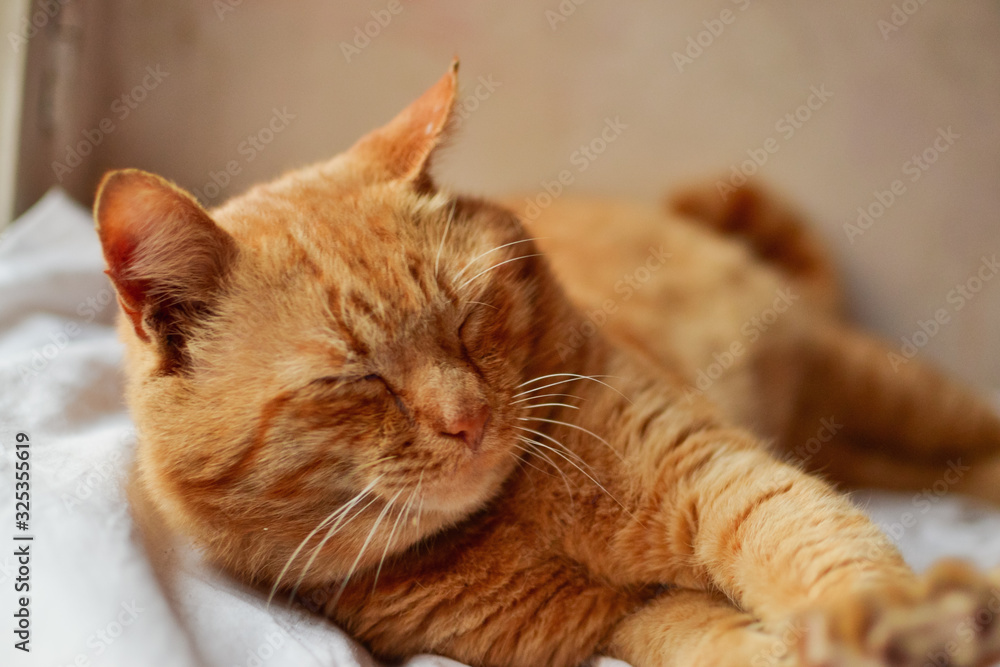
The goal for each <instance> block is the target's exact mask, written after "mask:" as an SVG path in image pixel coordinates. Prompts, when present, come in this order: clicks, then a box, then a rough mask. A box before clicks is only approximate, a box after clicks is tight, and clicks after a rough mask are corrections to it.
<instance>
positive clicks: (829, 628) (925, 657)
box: [797, 561, 1000, 667]
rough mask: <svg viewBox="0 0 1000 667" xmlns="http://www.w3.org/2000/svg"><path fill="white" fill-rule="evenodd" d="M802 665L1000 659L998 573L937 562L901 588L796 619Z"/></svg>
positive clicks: (976, 665) (955, 663)
mask: <svg viewBox="0 0 1000 667" xmlns="http://www.w3.org/2000/svg"><path fill="white" fill-rule="evenodd" d="M798 623H799V624H800V627H801V628H802V639H801V641H800V642H799V645H798V647H797V649H798V658H799V663H800V664H801V665H802V667H987V666H988V665H991V664H993V661H995V660H997V659H998V658H1000V573H994V574H993V575H991V576H986V575H983V574H981V573H980V572H978V571H976V570H975V569H973V568H971V567H969V566H968V565H966V564H964V563H960V562H957V561H943V562H941V563H939V564H938V565H936V566H935V567H934V568H932V569H931V570H930V571H929V572H927V573H926V574H925V575H924V576H923V577H922V578H921V579H920V580H919V581H918V583H917V584H916V585H915V586H912V587H910V588H908V589H906V588H896V589H892V590H880V591H879V592H877V593H876V592H872V593H869V594H867V595H862V596H858V597H853V598H851V599H849V600H847V601H846V602H843V603H841V604H838V605H834V606H833V607H831V608H827V609H823V610H816V611H812V612H807V613H806V614H804V615H803V616H801V617H800V618H799V619H798Z"/></svg>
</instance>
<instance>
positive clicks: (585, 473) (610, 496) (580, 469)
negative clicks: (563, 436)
mask: <svg viewBox="0 0 1000 667" xmlns="http://www.w3.org/2000/svg"><path fill="white" fill-rule="evenodd" d="M518 438H519V439H520V440H521V442H526V443H530V444H532V445H534V446H536V447H541V448H542V449H546V450H548V451H550V452H552V453H553V454H555V455H556V456H559V457H560V458H562V459H563V460H565V461H566V463H568V464H570V465H571V466H573V467H574V468H576V469H577V470H579V471H580V473H581V474H582V475H583V476H584V477H586V478H587V479H589V480H590V481H591V482H593V483H594V485H595V486H597V488H599V489H600V490H601V491H603V492H604V493H605V494H607V496H608V498H611V500H613V501H615V502H616V503H618V505H620V506H621V508H622V509H623V510H625V511H626V512H628V509H627V508H626V507H625V505H623V504H622V503H621V501H619V500H618V499H617V498H615V497H614V495H612V494H611V492H610V491H608V490H607V489H606V488H604V485H603V484H601V483H600V482H598V481H597V479H596V478H595V477H594V476H593V475H591V474H590V473H589V472H587V471H586V470H584V469H583V468H581V467H580V466H579V465H577V464H576V462H575V461H574V460H573V459H571V458H570V457H569V456H567V455H566V453H565V452H561V451H559V450H558V449H556V448H555V447H551V446H549V445H546V444H544V443H541V442H539V441H537V440H533V439H531V438H525V437H524V436H518ZM567 451H568V450H567ZM581 462H582V463H583V464H584V465H587V464H586V462H583V461H581ZM587 467H588V468H589V467H590V466H587ZM592 470H593V469H592Z"/></svg>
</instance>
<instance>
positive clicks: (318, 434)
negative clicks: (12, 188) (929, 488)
mask: <svg viewBox="0 0 1000 667" xmlns="http://www.w3.org/2000/svg"><path fill="white" fill-rule="evenodd" d="M455 82H456V71H455V68H453V69H452V70H451V71H450V72H449V73H448V74H447V75H446V76H445V77H444V78H442V79H441V81H439V82H438V83H437V84H436V85H435V86H434V87H432V88H431V89H430V90H428V91H427V93H425V94H424V95H423V96H422V97H421V98H419V99H418V100H417V101H416V102H414V103H413V104H412V105H410V107H408V108H407V109H405V110H404V111H403V112H402V113H401V114H400V115H399V116H397V117H396V118H395V119H394V120H393V121H391V122H390V123H389V124H388V125H386V126H384V127H382V128H380V129H378V130H376V131H374V132H372V133H371V134H369V135H367V136H366V137H364V138H362V139H361V140H360V141H359V142H358V143H357V144H356V145H355V146H354V147H352V148H351V149H350V150H349V151H346V152H345V153H343V154H341V155H340V156H338V157H336V158H334V159H333V160H331V161H330V162H327V163H323V164H320V165H315V166H313V167H308V168H305V169H302V170H299V171H296V172H292V173H290V174H286V175H285V176H283V177H282V178H279V179H278V180H276V181H274V182H272V183H269V184H265V185H261V186H257V187H255V188H253V189H251V190H250V191H249V192H247V193H246V194H244V195H242V196H240V197H238V198H235V199H233V200H232V201H230V202H228V203H226V204H224V205H223V206H221V207H219V208H217V209H214V210H212V211H211V212H207V211H204V210H203V209H202V208H201V207H200V206H199V205H198V204H197V203H196V202H195V201H194V200H193V199H192V198H191V197H190V196H189V195H187V194H186V193H184V192H183V191H181V190H179V189H178V188H176V187H175V186H173V185H171V184H170V183H168V182H166V181H164V180H163V179H160V178H158V177H155V176H152V175H150V174H146V173H144V172H138V171H135V170H126V171H120V172H114V173H112V174H110V175H109V176H107V177H106V178H105V180H104V182H103V183H102V187H101V190H100V192H99V196H98V200H97V203H96V204H95V217H96V219H97V221H98V232H99V234H100V236H101V240H102V243H103V246H104V251H105V257H106V259H107V261H108V266H109V270H108V273H109V276H110V277H111V280H112V282H113V283H114V285H115V287H116V289H117V292H118V295H119V301H120V304H121V308H122V312H123V317H122V318H121V321H120V322H121V323H120V329H121V334H122V338H123V340H124V341H125V342H126V346H127V350H128V352H127V365H128V379H129V381H128V388H127V399H128V402H129V405H130V408H131V410H132V413H133V415H134V418H135V421H136V424H137V428H138V430H139V433H140V446H139V449H138V452H137V463H136V474H135V488H136V491H135V495H136V497H137V498H141V499H142V501H143V502H145V503H147V504H148V505H149V506H150V507H151V508H152V511H153V512H154V513H155V514H156V515H157V516H158V517H160V519H161V520H162V522H163V523H164V524H165V525H166V526H168V527H169V529H170V530H171V531H173V532H175V533H178V534H180V535H183V536H185V537H186V538H187V539H190V540H192V541H193V542H194V543H195V544H196V545H198V547H199V548H200V549H201V550H202V551H203V552H204V554H205V555H206V557H207V558H208V559H210V560H212V561H213V562H216V563H218V564H219V565H220V566H221V567H223V568H224V569H225V570H226V571H228V572H230V573H232V574H233V575H234V576H236V577H238V578H240V579H241V580H244V581H247V582H249V583H252V584H254V585H257V586H261V587H264V588H266V589H270V590H271V591H272V594H273V593H274V592H277V591H281V592H282V593H283V594H285V595H294V596H296V597H298V598H299V599H301V600H302V601H304V602H305V604H307V605H308V606H310V607H311V608H314V609H316V610H318V611H321V612H322V613H324V614H326V615H328V616H330V617H331V618H333V619H334V620H336V621H337V622H338V623H339V624H341V625H342V626H343V627H345V628H346V629H347V630H348V631H349V632H351V633H352V634H353V635H354V636H355V637H357V638H358V639H359V640H361V641H362V642H363V643H365V644H366V645H367V646H368V647H369V648H370V649H371V650H372V651H373V652H374V653H375V654H376V655H378V656H380V657H385V658H402V657H405V656H408V655H413V654H416V653H420V652H437V653H441V654H444V655H448V656H451V657H454V658H456V659H459V660H462V661H465V662H468V663H470V664H473V665H552V666H553V667H555V666H561V665H567V666H569V665H576V664H579V663H581V662H582V661H584V660H585V659H586V658H588V657H589V656H591V655H593V654H594V653H597V652H605V653H609V654H612V655H615V656H618V657H621V658H623V659H625V660H628V661H631V662H632V663H633V664H635V665H636V667H643V666H644V665H675V664H676V665H690V664H706V665H709V664H710V665H727V664H732V665H742V664H749V663H751V661H753V660H755V659H758V658H759V659H761V660H765V661H770V662H767V664H772V663H773V664H779V662H780V664H789V665H793V664H794V665H798V664H801V665H807V664H844V665H847V664H851V665H854V664H882V662H879V661H888V660H890V659H891V660H895V661H896V662H894V663H893V664H906V665H908V664H920V661H921V660H922V658H923V655H924V652H926V651H929V650H932V649H935V648H936V647H938V646H941V645H943V643H944V642H947V641H950V640H951V639H952V635H953V633H954V628H955V624H956V623H958V622H960V620H961V619H962V618H964V617H966V616H967V615H969V614H973V613H975V611H976V609H978V608H979V606H981V605H982V604H985V603H986V601H987V600H988V597H989V593H990V591H991V590H993V589H992V587H993V586H994V585H995V584H994V583H993V582H991V581H990V580H989V579H988V578H987V577H985V576H984V575H981V574H979V573H977V572H975V571H973V570H971V569H969V568H966V567H964V566H959V565H957V564H945V565H942V566H941V567H939V568H937V569H935V570H933V571H932V572H931V573H930V574H928V575H926V576H925V577H924V578H922V579H918V578H917V577H916V576H915V575H913V573H912V572H911V571H910V570H909V569H908V568H907V567H906V565H905V564H904V563H903V561H902V559H901V558H900V556H899V554H898V552H897V551H896V550H895V549H894V548H893V547H892V546H891V544H890V543H889V542H888V541H887V540H886V539H885V538H884V537H883V536H882V535H881V534H880V533H879V531H878V530H877V528H876V527H875V526H874V525H873V524H872V523H871V522H870V521H869V520H868V519H867V518H866V517H865V516H864V515H863V514H862V513H861V512H860V511H859V510H858V509H856V508H855V507H854V506H853V505H851V503H850V502H849V501H848V500H847V499H846V498H845V497H843V496H842V495H840V494H838V493H837V492H836V491H835V490H834V489H833V487H832V486H831V485H830V484H829V483H828V482H825V481H823V480H821V479H820V478H818V477H816V476H813V475H811V474H809V473H808V472H807V471H806V470H804V469H803V468H817V467H825V468H833V470H834V473H836V474H835V475H834V478H835V479H836V480H837V481H839V482H842V483H846V484H851V483H866V482H868V481H869V480H868V478H867V476H868V475H870V474H872V473H871V471H879V470H882V471H884V470H887V469H891V470H892V471H893V472H894V474H897V473H898V474H897V479H899V480H901V481H900V482H899V484H900V485H903V486H906V485H910V486H912V485H914V484H919V483H921V480H923V479H925V478H927V476H933V475H935V474H940V470H941V465H942V464H943V463H944V462H945V461H947V460H948V458H949V457H953V456H966V457H975V458H977V460H980V461H986V462H992V461H994V460H995V459H996V451H997V449H998V447H1000V422H998V420H997V418H996V417H995V416H994V415H992V413H990V411H989V410H988V409H987V408H986V407H985V406H984V405H982V404H981V403H978V402H977V400H976V399H975V398H974V397H973V396H971V394H969V393H968V392H966V391H965V390H963V389H962V388H960V387H958V386H957V385H954V384H952V383H950V382H949V381H947V380H945V379H943V378H941V377H940V376H938V375H937V374H935V373H933V372H932V371H929V370H927V369H925V368H923V367H921V366H918V365H917V364H916V363H915V362H911V364H909V365H908V366H907V367H906V368H904V369H901V370H900V372H899V373H898V374H895V369H892V368H889V367H888V366H886V364H889V363H890V361H889V357H888V356H887V352H888V351H887V350H885V349H884V348H882V347H881V346H880V345H879V344H878V343H876V342H875V341H872V340H870V339H868V338H867V337H865V336H863V335H862V334H859V333H857V332H854V331H852V330H850V329H849V328H847V326H846V325H845V324H844V323H843V322H842V320H841V319H840V314H839V305H838V304H839V296H838V293H837V290H836V285H835V284H834V279H833V273H832V270H831V269H830V267H829V265H828V263H827V261H826V259H825V258H824V257H823V255H822V253H821V252H820V251H819V250H818V248H817V245H816V244H815V242H814V241H813V240H812V239H811V238H810V237H808V235H807V234H806V233H805V232H804V230H803V229H802V228H801V227H800V226H799V225H798V222H797V220H796V219H795V216H794V214H792V213H790V212H789V211H788V209H786V208H785V207H784V206H783V205H781V204H780V203H776V202H775V201H774V200H771V199H768V198H766V197H764V196H763V195H761V194H760V193H758V192H756V191H755V190H752V189H744V190H741V191H740V192H739V193H738V194H737V195H736V196H734V199H733V201H732V202H731V203H730V204H725V203H724V202H721V203H720V201H719V200H718V198H717V197H715V195H714V193H706V192H705V191H703V190H698V189H691V190H688V191H687V192H686V193H685V194H684V195H682V196H681V197H680V198H679V199H677V200H676V202H675V208H676V209H678V210H679V211H681V213H680V214H676V213H669V212H667V211H661V210H657V209H653V208H649V209H647V208H643V207H638V206H632V205H626V204H614V203H608V202H580V201H571V200H569V199H566V200H558V201H556V202H555V203H554V204H553V206H551V207H550V208H549V209H547V210H546V212H545V214H544V215H543V216H542V217H540V218H539V219H538V220H535V221H531V222H530V224H529V225H528V226H527V230H526V229H525V227H524V226H523V225H522V224H521V222H520V220H519V218H518V217H517V215H515V213H514V212H512V211H511V210H510V209H508V208H504V207H502V206H500V205H497V204H493V203H490V202H487V201H483V200H477V199H472V198H462V197H454V196H451V195H449V194H448V193H446V192H444V191H442V190H440V189H438V188H437V187H436V186H435V185H434V183H433V181H432V180H431V179H430V176H429V167H430V162H431V158H432V156H433V155H434V151H435V149H436V148H437V146H438V145H439V144H440V142H441V141H442V140H443V139H444V137H445V136H446V135H447V131H448V126H449V122H450V118H451V110H452V107H453V104H454V97H455V86H456V83H455ZM720 232H724V233H726V234H728V236H726V235H724V234H723V233H720ZM564 286H565V291H564ZM727 355H728V356H727ZM880 360H881V361H880ZM888 371H893V373H894V375H891V376H890V375H888V374H887V373H888ZM959 408H961V409H959ZM882 413H888V415H887V416H886V415H883V414H882ZM821 429H825V430H821ZM817 434H821V436H822V438H821V439H822V442H823V447H821V448H820V449H819V450H817V451H811V450H810V451H809V456H808V457H806V456H802V455H799V454H797V453H796V452H795V448H796V447H797V446H799V445H800V444H801V442H803V441H804V440H805V439H806V438H808V437H811V436H817V438H819V437H820V436H819V435H817ZM942 434H946V435H947V437H943V436H942ZM883 435H887V436H888V437H886V438H885V443H886V447H887V449H878V448H873V447H871V446H870V445H871V443H872V442H874V441H876V440H879V439H881V438H882V437H883ZM762 438H766V439H767V440H764V439H762ZM854 451H858V452H859V453H858V456H859V457H861V460H862V461H863V462H864V465H851V464H846V463H841V464H840V466H839V467H836V466H834V465H833V464H831V463H830V461H831V460H834V461H836V460H839V459H840V458H842V457H843V456H844V455H845V452H854ZM898 451H906V452H908V455H907V457H906V460H905V461H904V462H900V461H899V457H898V456H896V455H894V454H893V452H898ZM866 456H867V457H868V459H865V458H864V457H866ZM783 458H792V459H793V460H792V461H791V462H785V461H783V460H782V459H783ZM970 460H971V458H970ZM879 466H883V468H881V469H880V468H879ZM988 467H989V466H988V465H987V464H986V463H984V464H983V465H982V466H980V467H979V470H987V469H988ZM984 475H986V473H978V472H977V473H976V474H975V475H973V474H970V475H968V476H966V478H964V479H963V481H962V485H961V487H960V488H961V489H962V490H965V491H968V492H970V493H978V494H979V495H983V496H988V495H989V494H990V492H991V491H990V490H991V489H992V486H991V485H989V484H986V483H984V479H986V477H984ZM928 618H933V619H935V620H934V622H933V623H930V624H928V620H927V619H928ZM793 627H794V628H798V630H796V632H795V633H793V634H794V636H793V639H787V640H785V639H782V637H787V636H788V629H789V628H793ZM998 632H1000V631H998V630H996V629H992V628H990V629H987V628H984V630H983V632H981V633H980V634H979V635H977V637H976V639H975V641H969V642H967V643H966V644H964V645H963V647H962V648H961V649H960V651H959V652H958V653H956V658H955V660H956V663H955V664H969V665H975V664H984V661H985V660H986V659H988V658H989V657H990V656H992V655H995V654H996V653H997V651H998V649H1000V637H998V636H997V635H998ZM776 642H777V644H778V645H780V646H784V648H785V649H786V650H784V651H782V652H780V655H779V654H777V653H775V649H774V647H775V645H776ZM865 660H870V661H875V662H873V663H865V662H863V661H865Z"/></svg>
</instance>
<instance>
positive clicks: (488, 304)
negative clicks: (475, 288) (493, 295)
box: [465, 301, 500, 312]
mask: <svg viewBox="0 0 1000 667" xmlns="http://www.w3.org/2000/svg"><path fill="white" fill-rule="evenodd" d="M465 303H474V304H476V305H478V306H486V307H487V308H492V309H493V310H495V311H497V312H499V311H500V309H499V308H497V307H496V306H494V305H493V304H492V303H483V302H482V301H466V302H465Z"/></svg>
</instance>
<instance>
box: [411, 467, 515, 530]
mask: <svg viewBox="0 0 1000 667" xmlns="http://www.w3.org/2000/svg"><path fill="white" fill-rule="evenodd" d="M491 458H492V457H488V456H481V457H477V458H476V460H475V461H474V462H473V464H472V465H468V466H467V467H466V468H465V469H464V470H461V471H458V473H457V474H456V475H453V476H449V477H448V478H447V479H442V480H441V481H440V482H439V483H438V484H436V485H434V486H431V487H429V488H428V489H427V490H426V491H425V492H424V497H423V507H424V510H425V511H430V512H436V513H438V514H442V515H444V516H446V517H447V518H448V519H449V520H459V519H461V518H464V517H466V516H468V515H470V514H473V513H475V512H477V511H478V510H480V509H482V507H483V506H484V505H486V504H487V503H488V502H489V501H490V500H492V499H493V497H494V496H496V495H497V493H499V492H500V489H501V488H502V487H503V483H504V481H505V480H506V479H507V477H508V476H509V475H510V473H511V471H512V470H513V468H514V465H513V463H514V462H513V459H511V457H503V458H501V459H500V461H493V460H490V459H491ZM504 459H510V460H511V464H510V465H503V460H504Z"/></svg>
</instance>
